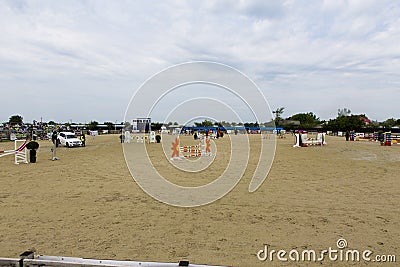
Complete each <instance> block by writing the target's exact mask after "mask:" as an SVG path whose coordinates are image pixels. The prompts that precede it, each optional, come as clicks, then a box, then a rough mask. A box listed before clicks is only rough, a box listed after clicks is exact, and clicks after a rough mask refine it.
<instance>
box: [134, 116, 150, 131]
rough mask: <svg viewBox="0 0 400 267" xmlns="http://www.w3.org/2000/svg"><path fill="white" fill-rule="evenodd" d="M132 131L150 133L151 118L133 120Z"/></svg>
mask: <svg viewBox="0 0 400 267" xmlns="http://www.w3.org/2000/svg"><path fill="white" fill-rule="evenodd" d="M132 131H134V132H139V133H148V132H150V131H151V118H137V119H136V120H132Z"/></svg>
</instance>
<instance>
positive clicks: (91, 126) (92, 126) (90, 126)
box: [87, 121, 99, 131]
mask: <svg viewBox="0 0 400 267" xmlns="http://www.w3.org/2000/svg"><path fill="white" fill-rule="evenodd" d="M97 125H99V123H98V122H97V121H91V122H89V124H88V125H87V127H88V129H89V130H91V131H93V130H96V129H97Z"/></svg>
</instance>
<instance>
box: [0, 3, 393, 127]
mask: <svg viewBox="0 0 400 267" xmlns="http://www.w3.org/2000/svg"><path fill="white" fill-rule="evenodd" d="M198 60H200V61H213V62H219V63H223V64H227V65H230V66H232V67H234V68H236V69H238V70H240V71H241V72H243V73H245V74H246V75H247V76H248V77H250V78H251V79H252V80H254V81H255V83H256V84H257V85H258V86H259V88H260V89H261V91H262V92H263V93H264V95H265V97H266V98H267V100H268V102H269V104H270V106H271V109H276V108H278V107H285V113H284V114H283V116H284V117H287V116H290V115H292V114H295V113H298V112H309V111H312V112H314V113H316V114H317V115H318V116H319V117H320V118H322V119H329V118H334V117H335V116H336V115H337V109H338V108H344V107H347V108H350V109H351V110H352V112H353V113H356V114H358V113H366V115H367V116H369V117H370V118H371V119H374V120H384V119H386V118H389V117H395V118H400V108H399V103H400V3H399V2H398V1H385V0H380V1H368V0H354V1H340V0H326V1H322V0H315V1H305V0H304V1H293V0H288V1H275V0H273V1H272V0H271V1H266V0H257V1H235V0H232V1H228V0H220V1H158V2H155V1H150V2H149V1H122V0H117V1H101V0H96V1H74V0H68V1H51V0H50V1H38V0H37V1H21V0H10V1H6V0H0V93H1V94H0V97H1V98H0V100H1V104H0V122H2V121H7V120H8V118H9V117H10V116H11V115H13V114H20V115H22V116H23V117H24V119H25V121H32V120H33V119H36V120H40V118H43V120H45V121H48V120H55V121H60V122H65V121H70V120H72V121H74V122H77V121H80V122H88V121H90V120H97V121H99V122H104V121H113V122H115V121H118V122H120V121H122V120H123V118H124V113H125V111H126V109H127V105H128V104H129V100H130V99H131V97H132V95H133V94H134V92H135V91H136V90H137V89H138V88H139V86H140V85H141V84H142V83H143V82H145V81H146V79H148V78H149V77H151V76H152V75H154V74H155V73H157V72H159V71H161V70H163V69H165V68H167V67H169V66H171V65H174V64H179V63H183V62H187V61H198ZM200 90H201V89H200ZM187 97H190V95H188V96H187ZM171 109H172V108H171ZM228 119H229V118H228Z"/></svg>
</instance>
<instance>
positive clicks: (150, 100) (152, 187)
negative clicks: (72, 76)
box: [123, 62, 275, 207]
mask: <svg viewBox="0 0 400 267" xmlns="http://www.w3.org/2000/svg"><path fill="white" fill-rule="evenodd" d="M207 88H208V91H207V90H206V89H207ZM210 88H211V89H210ZM213 92H216V93H215V95H213V96H212V93H213ZM163 103H164V105H163ZM238 103H240V105H238ZM160 114H162V119H161V120H160V121H161V122H163V123H164V124H166V123H167V122H168V121H176V120H173V118H177V120H178V119H179V120H180V121H181V122H183V123H185V122H186V123H189V122H192V121H195V120H196V119H198V118H202V119H207V120H211V121H214V122H221V123H220V124H221V125H222V121H224V116H223V114H227V115H225V116H228V115H229V117H231V118H235V120H236V121H239V122H240V123H241V125H244V122H246V121H245V120H248V118H249V116H250V117H251V118H252V120H253V121H255V122H257V123H258V122H271V123H272V124H273V126H272V127H273V128H274V121H273V116H272V112H271V109H270V108H269V105H268V102H267V100H266V97H265V96H264V94H263V93H262V92H261V90H260V89H259V88H258V87H257V85H256V84H255V83H254V82H253V81H252V80H251V79H250V78H249V77H248V76H246V75H244V74H243V73H242V72H240V71H238V70H237V69H235V68H232V67H230V66H227V65H224V64H220V63H215V62H188V63H184V64H179V65H175V66H172V67H170V68H167V69H165V70H163V71H161V72H159V73H157V74H155V75H153V76H152V77H150V78H149V79H148V80H146V81H145V82H144V83H143V84H142V85H141V86H140V87H139V88H138V90H137V91H136V92H135V94H134V95H133V97H132V99H131V101H130V103H129V105H128V107H127V110H126V113H125V121H126V122H130V121H132V119H136V118H152V117H157V116H158V117H160ZM246 114H247V115H246ZM185 125H186V124H185ZM222 126H224V125H222ZM259 136H260V141H261V142H260V148H261V149H260V153H259V154H258V162H257V166H256V169H255V171H254V173H253V177H252V179H251V181H250V184H249V187H248V191H249V192H254V191H256V190H257V189H258V188H259V187H260V186H261V185H262V183H263V182H264V180H265V179H266V177H267V175H268V172H269V170H270V168H271V165H272V162H273V158H274V155H275V139H272V140H264V139H261V135H259ZM207 137H208V136H207ZM227 138H229V142H230V152H231V153H230V157H229V162H228V164H227V165H226V166H222V168H221V170H223V171H222V173H221V174H220V175H215V177H212V178H214V179H213V181H212V182H210V183H208V184H205V185H202V186H197V187H188V186H186V187H185V186H179V185H177V184H174V183H172V182H170V181H169V180H167V179H165V178H164V177H163V175H162V173H160V172H159V171H157V169H156V168H155V167H154V166H153V164H152V162H151V160H150V157H149V154H148V152H147V148H146V144H145V142H142V143H140V144H138V143H129V144H124V145H123V150H124V156H125V160H126V164H127V166H128V169H129V171H130V173H131V175H132V177H133V178H134V179H135V181H136V183H137V184H138V185H139V186H140V187H141V188H142V189H143V191H145V192H146V193H147V194H149V195H150V196H152V197H153V198H155V199H157V200H159V201H161V202H163V203H166V204H169V205H173V206H179V207H195V206H201V205H206V204H209V203H212V202H214V201H216V200H218V199H220V198H221V197H223V196H224V195H226V194H227V193H228V192H229V191H231V190H232V189H233V188H234V187H235V186H236V184H237V183H238V182H239V180H240V179H241V177H242V176H243V174H244V172H245V170H246V167H247V164H248V161H249V157H250V146H249V139H248V136H247V134H239V135H230V136H228V137H227ZM161 139H162V148H163V150H164V155H165V157H166V159H167V160H168V163H169V164H171V165H172V166H173V167H175V168H177V169H179V170H181V171H184V172H187V173H189V174H190V173H192V172H200V171H202V170H205V169H207V168H208V166H210V165H211V164H212V163H213V161H214V158H215V154H217V149H216V147H217V142H216V141H214V140H212V139H211V140H210V139H209V140H205V139H204V141H203V143H201V144H199V145H198V146H197V148H196V149H197V150H196V149H195V153H199V151H198V150H200V148H201V147H202V146H206V149H202V151H201V155H202V156H201V157H198V160H185V159H183V160H171V159H175V158H179V157H180V155H179V153H180V152H179V151H180V149H183V150H184V149H188V148H185V147H187V145H185V144H184V143H180V138H179V135H171V134H162V137H161ZM181 139H184V138H181ZM141 140H143V139H141ZM171 144H172V147H171ZM171 150H172V154H171ZM208 150H210V151H208ZM191 151H192V150H191ZM205 154H210V155H212V156H209V157H207V156H205ZM160 160H161V159H157V161H160Z"/></svg>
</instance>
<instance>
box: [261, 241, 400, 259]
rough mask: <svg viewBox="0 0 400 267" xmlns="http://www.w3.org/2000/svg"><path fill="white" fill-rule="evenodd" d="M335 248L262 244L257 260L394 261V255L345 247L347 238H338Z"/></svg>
mask: <svg viewBox="0 0 400 267" xmlns="http://www.w3.org/2000/svg"><path fill="white" fill-rule="evenodd" d="M336 247H337V248H332V247H329V248H327V249H323V250H320V251H316V250H313V249H304V250H300V251H299V250H297V249H292V250H290V251H287V250H284V249H280V250H275V249H269V248H268V245H264V248H263V249H261V250H259V251H258V253H257V258H258V260H259V261H267V260H269V261H274V260H278V261H283V262H285V261H293V262H299V261H303V262H321V261H324V260H325V259H328V260H330V261H342V262H360V261H365V262H381V263H382V262H396V255H393V254H391V255H375V256H374V255H373V252H372V251H371V250H369V249H366V250H362V251H360V250H357V249H349V248H347V240H346V239H344V238H339V239H338V240H337V242H336Z"/></svg>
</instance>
